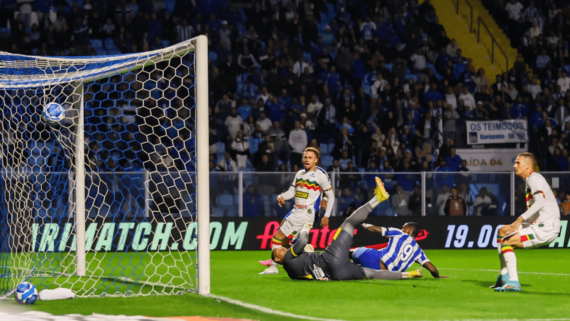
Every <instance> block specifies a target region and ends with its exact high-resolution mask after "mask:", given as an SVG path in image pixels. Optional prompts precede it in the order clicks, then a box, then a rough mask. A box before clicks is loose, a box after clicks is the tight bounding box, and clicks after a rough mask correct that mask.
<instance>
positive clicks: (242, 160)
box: [231, 130, 249, 168]
mask: <svg viewBox="0 0 570 321" xmlns="http://www.w3.org/2000/svg"><path fill="white" fill-rule="evenodd" d="M231 147H232V151H234V152H235V153H236V159H237V166H238V168H246V167H247V156H248V154H249V140H248V138H247V137H245V136H244V135H243V131H241V130H240V131H238V132H237V136H236V139H234V141H233V142H232V146H231Z"/></svg>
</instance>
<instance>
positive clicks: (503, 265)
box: [497, 235, 509, 281]
mask: <svg viewBox="0 0 570 321" xmlns="http://www.w3.org/2000/svg"><path fill="white" fill-rule="evenodd" d="M503 237H504V236H500V235H497V243H499V246H498V247H497V249H498V251H499V260H500V261H501V275H505V274H507V273H509V270H507V263H505V257H504V256H503V251H502V250H501V241H502V240H503ZM505 281H506V280H505Z"/></svg>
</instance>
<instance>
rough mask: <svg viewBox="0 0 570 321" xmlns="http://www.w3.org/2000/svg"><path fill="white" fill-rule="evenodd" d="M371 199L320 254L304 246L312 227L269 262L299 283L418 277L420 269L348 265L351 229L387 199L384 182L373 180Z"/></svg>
mask: <svg viewBox="0 0 570 321" xmlns="http://www.w3.org/2000/svg"><path fill="white" fill-rule="evenodd" d="M376 185H377V186H376V189H375V190H374V194H375V197H374V198H373V199H371V200H370V201H369V202H368V203H366V204H364V205H363V206H361V207H360V208H359V209H357V210H356V211H354V213H352V215H350V217H348V218H347V219H346V220H345V221H344V223H342V225H341V226H340V228H339V229H338V230H337V232H336V234H335V236H334V238H333V241H332V243H331V244H330V245H329V246H328V247H327V248H326V249H325V251H324V252H322V253H316V252H312V251H311V252H307V251H305V246H306V245H307V244H308V241H309V231H310V230H311V228H312V224H310V223H307V224H305V226H304V227H303V230H302V231H301V233H300V236H299V238H298V239H297V240H296V242H295V245H294V246H292V247H290V248H289V249H286V248H283V247H282V248H276V249H274V250H273V252H272V254H271V256H272V259H273V260H274V261H275V262H277V263H278V264H282V265H283V268H284V269H285V271H286V272H287V274H288V275H289V277H290V278H292V279H300V280H329V279H330V280H338V281H341V280H360V279H384V280H398V279H405V278H418V277H422V276H423V275H422V270H421V269H420V270H416V271H412V272H392V271H382V270H374V269H369V268H363V267H361V266H359V265H357V264H355V263H352V262H351V261H350V259H349V258H348V254H349V251H350V245H351V244H352V235H353V234H354V228H355V227H356V226H358V225H359V224H361V223H362V222H364V221H365V220H366V218H367V217H368V214H370V212H372V210H373V209H374V208H375V207H376V206H378V204H379V203H381V202H383V201H385V200H387V199H388V198H389V195H388V193H387V192H386V189H384V183H382V181H381V180H380V178H378V177H376Z"/></svg>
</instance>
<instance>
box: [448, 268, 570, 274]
mask: <svg viewBox="0 0 570 321" xmlns="http://www.w3.org/2000/svg"><path fill="white" fill-rule="evenodd" d="M439 269H440V270H449V271H479V272H495V273H499V270H498V269H497V270H491V269H453V268H439ZM518 273H519V274H537V275H555V276H570V274H569V273H548V272H524V271H518Z"/></svg>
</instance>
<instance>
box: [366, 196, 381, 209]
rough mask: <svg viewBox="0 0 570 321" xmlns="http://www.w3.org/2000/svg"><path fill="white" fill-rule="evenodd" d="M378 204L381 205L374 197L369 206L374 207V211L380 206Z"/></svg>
mask: <svg viewBox="0 0 570 321" xmlns="http://www.w3.org/2000/svg"><path fill="white" fill-rule="evenodd" d="M378 204H380V203H379V202H378V199H377V198H376V196H374V197H373V198H372V199H371V200H370V201H368V205H370V206H372V209H374V208H375V207H376V206H378Z"/></svg>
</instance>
